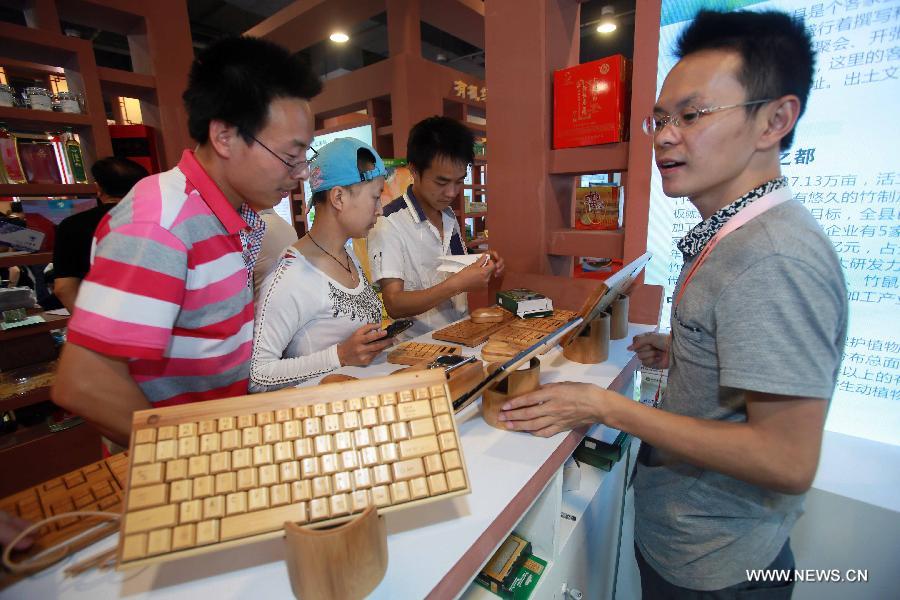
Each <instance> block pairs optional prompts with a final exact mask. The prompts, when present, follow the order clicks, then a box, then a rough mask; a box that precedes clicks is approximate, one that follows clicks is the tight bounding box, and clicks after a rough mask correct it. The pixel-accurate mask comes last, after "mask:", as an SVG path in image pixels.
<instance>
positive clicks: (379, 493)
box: [372, 485, 391, 508]
mask: <svg viewBox="0 0 900 600" xmlns="http://www.w3.org/2000/svg"><path fill="white" fill-rule="evenodd" d="M372 502H373V503H374V504H375V506H377V507H378V508H382V507H384V506H388V505H390V503H391V492H390V491H389V488H388V486H386V485H378V486H375V487H373V488H372Z"/></svg>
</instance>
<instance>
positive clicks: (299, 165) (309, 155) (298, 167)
mask: <svg viewBox="0 0 900 600" xmlns="http://www.w3.org/2000/svg"><path fill="white" fill-rule="evenodd" d="M248 135H249V134H248ZM250 139H252V140H253V141H254V142H256V143H257V144H259V145H260V146H262V147H263V148H264V149H265V150H266V152H268V153H269V154H271V155H272V156H274V157H275V158H277V159H278V160H280V161H281V164H283V165H284V166H286V167H287V168H288V171H290V172H291V174H294V173H299V172H300V171H302V170H303V169H304V168H309V167H310V165H311V164H312V162H313V161H314V160H316V159H317V158H318V157H319V153H318V152H316V151H315V149H314V148H312V147H310V148H308V149H307V151H306V158H305V159H301V160H298V161H297V162H295V163H289V162H288V161H286V160H284V159H283V158H281V157H280V156H279V155H278V153H277V152H275V151H274V150H272V149H271V148H269V147H268V146H266V145H265V144H263V143H262V142H261V141H259V140H258V139H256V137H255V136H252V135H251V136H250Z"/></svg>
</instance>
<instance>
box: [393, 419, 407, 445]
mask: <svg viewBox="0 0 900 600" xmlns="http://www.w3.org/2000/svg"><path fill="white" fill-rule="evenodd" d="M391 439H392V440H394V441H395V442H399V441H401V440H408V439H409V426H408V425H407V424H406V422H405V421H400V422H399V423H394V424H392V425H391Z"/></svg>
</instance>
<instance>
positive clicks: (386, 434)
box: [372, 407, 393, 446]
mask: <svg viewBox="0 0 900 600" xmlns="http://www.w3.org/2000/svg"><path fill="white" fill-rule="evenodd" d="M391 408H393V407H391ZM389 441H391V432H390V430H389V429H388V426H387V425H376V426H375V427H373V428H372V442H373V443H375V444H376V445H379V446H380V445H381V444H386V443H388V442H389Z"/></svg>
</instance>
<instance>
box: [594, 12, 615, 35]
mask: <svg viewBox="0 0 900 600" xmlns="http://www.w3.org/2000/svg"><path fill="white" fill-rule="evenodd" d="M615 14H616V9H615V8H613V7H612V6H609V5H607V6H604V7H603V8H601V9H600V25H598V26H597V33H612V32H613V31H615V30H616V20H615Z"/></svg>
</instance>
